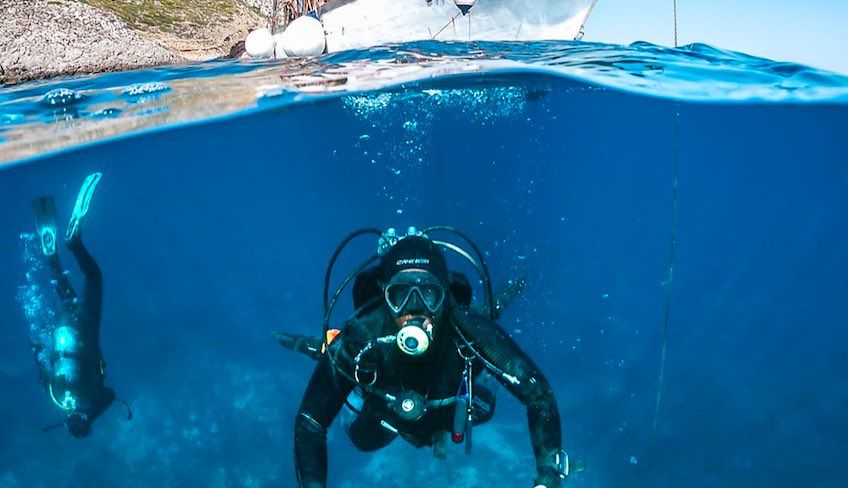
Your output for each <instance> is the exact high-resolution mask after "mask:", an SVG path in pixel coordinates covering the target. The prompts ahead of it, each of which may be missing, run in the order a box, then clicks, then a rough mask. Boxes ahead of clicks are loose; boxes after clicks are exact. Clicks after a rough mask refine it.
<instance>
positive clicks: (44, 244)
mask: <svg viewBox="0 0 848 488" xmlns="http://www.w3.org/2000/svg"><path fill="white" fill-rule="evenodd" d="M101 176H102V175H101V174H100V173H94V174H92V175H90V176H89V177H88V178H87V179H86V180H85V183H84V184H83V186H82V189H81V190H80V192H79V195H78V196H77V200H76V205H75V206H74V210H73V214H72V216H71V219H70V222H69V223H68V227H67V230H66V231H65V236H64V242H65V245H66V246H67V248H68V250H70V251H71V253H72V254H73V255H74V258H76V261H77V264H78V265H79V268H80V271H82V273H83V276H84V277H85V287H84V288H83V293H82V295H81V296H79V295H78V294H77V292H76V291H75V290H74V287H73V285H72V284H71V281H70V279H69V278H68V275H67V273H65V272H64V270H63V269H62V264H61V263H60V261H59V253H58V249H57V246H56V243H57V240H58V239H57V227H56V204H55V202H54V200H53V197H43V198H38V199H36V200H34V201H33V210H34V212H35V218H36V231H37V232H38V238H39V242H40V244H41V252H42V254H43V256H44V260H45V261H46V262H47V264H48V266H49V268H50V271H51V273H52V275H53V280H52V281H51V283H52V284H53V286H54V288H55V290H56V293H57V294H58V295H59V300H60V302H61V308H60V310H59V311H58V313H56V321H55V323H52V324H46V325H47V326H48V327H50V330H52V334H51V337H52V340H51V341H49V343H46V344H43V343H37V344H33V350H34V352H35V355H36V361H37V362H38V367H39V377H40V381H41V384H42V385H43V386H44V388H45V390H47V393H48V394H49V396H50V398H51V399H52V401H53V403H54V404H55V405H56V406H57V407H58V408H59V409H61V410H62V411H63V412H64V413H65V418H64V419H63V420H62V421H61V422H59V423H57V424H55V425H52V426H50V427H47V428H45V430H51V429H53V428H55V427H60V426H62V425H64V426H65V428H66V429H67V430H68V432H69V433H70V434H71V435H72V436H74V437H76V438H82V437H87V436H88V435H89V434H90V433H91V426H92V424H93V423H94V421H95V420H96V419H97V418H98V417H99V416H100V415H101V414H102V413H103V412H104V411H106V409H107V408H109V406H110V405H111V404H112V403H113V402H114V401H115V400H116V397H115V392H114V390H112V389H111V388H109V387H107V386H105V385H104V379H105V376H106V362H105V361H104V359H103V351H102V350H101V349H100V316H101V309H102V307H103V274H102V273H101V271H100V267H99V266H98V265H97V262H96V261H95V260H94V258H93V257H92V256H91V254H90V253H89V252H88V249H86V247H85V245H83V242H82V237H81V235H80V234H81V232H80V224H81V222H82V219H83V217H85V215H86V213H87V212H88V208H89V205H90V203H91V198H92V196H93V195H94V190H95V189H96V187H97V183H98V182H99V181H100V178H101ZM45 349H46V351H45ZM45 352H46V354H44V353H45ZM40 358H44V360H40ZM119 401H122V400H119ZM124 404H125V405H126V402H124ZM127 409H128V418H132V411H130V410H129V405H127Z"/></svg>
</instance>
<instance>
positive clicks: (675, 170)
mask: <svg viewBox="0 0 848 488" xmlns="http://www.w3.org/2000/svg"><path fill="white" fill-rule="evenodd" d="M679 180H680V102H679V101H676V102H675V104H674V155H673V156H672V162H671V237H670V242H669V252H668V276H667V278H666V281H665V312H664V316H663V338H662V352H661V353H660V371H659V375H658V381H657V383H658V384H657V399H656V403H655V405H654V423H653V427H652V431H653V432H656V430H657V423H658V422H659V417H660V403H661V402H662V388H663V383H664V382H665V362H666V357H667V356H668V329H669V322H671V291H672V287H673V285H674V258H675V251H676V249H677V191H678V190H677V187H678V184H679Z"/></svg>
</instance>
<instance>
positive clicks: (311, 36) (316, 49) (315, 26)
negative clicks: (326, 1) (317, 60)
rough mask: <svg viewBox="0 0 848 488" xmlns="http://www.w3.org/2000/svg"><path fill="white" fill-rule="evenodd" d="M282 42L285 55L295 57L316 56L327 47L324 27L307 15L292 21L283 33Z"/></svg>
mask: <svg viewBox="0 0 848 488" xmlns="http://www.w3.org/2000/svg"><path fill="white" fill-rule="evenodd" d="M282 41H283V48H284V49H285V52H286V54H287V55H289V56H296V57H304V56H318V55H320V54H323V52H324V46H326V45H327V39H326V37H325V35H324V26H323V25H322V24H321V22H320V21H319V20H318V19H316V18H315V17H310V16H308V15H304V16H303V17H298V18H296V19H294V20H293V21H292V22H291V23H290V24H289V26H288V27H286V30H285V31H284V32H283V39H282Z"/></svg>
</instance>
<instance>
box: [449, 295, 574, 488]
mask: <svg viewBox="0 0 848 488" xmlns="http://www.w3.org/2000/svg"><path fill="white" fill-rule="evenodd" d="M450 313H451V319H452V320H453V323H454V324H455V325H456V326H457V328H458V329H459V331H460V333H462V335H463V336H464V337H465V339H466V340H468V341H469V342H471V343H472V344H473V345H474V348H475V349H476V350H477V352H478V353H480V355H481V356H483V357H484V358H485V359H486V361H488V362H489V363H490V364H491V365H493V366H495V367H496V368H498V369H500V370H502V371H503V373H506V374H507V375H509V377H504V376H502V375H500V374H497V373H496V372H495V374H494V376H495V377H496V378H498V380H499V381H500V382H501V383H502V384H503V385H504V386H505V387H506V388H507V389H508V390H509V391H510V393H512V394H513V395H514V396H515V397H516V398H517V399H518V400H519V401H520V402H521V403H522V404H523V405H524V406H525V407H527V421H528V424H529V426H530V440H531V442H532V444H533V454H534V456H535V458H536V470H537V472H538V474H539V476H538V477H537V478H536V484H537V485H542V486H545V487H547V488H553V487H557V486H560V484H561V476H560V471H561V470H560V465H561V463H562V460H561V459H560V457H561V452H562V431H561V426H560V417H559V410H558V408H557V402H556V398H555V396H554V392H553V390H552V389H551V386H550V383H548V380H547V379H546V378H545V376H544V375H543V374H542V372H541V371H540V370H539V368H538V367H537V366H536V364H535V363H534V362H533V360H532V359H530V357H529V356H528V355H527V354H526V353H524V351H522V350H521V348H520V347H519V346H518V344H516V342H515V341H514V340H512V338H511V337H509V335H508V334H507V333H506V331H504V330H503V329H502V328H501V327H500V326H499V325H498V324H496V323H495V322H493V321H491V320H488V319H486V318H484V317H483V316H481V315H479V314H476V313H474V312H472V311H469V310H468V309H465V308H462V307H459V306H452V307H451V312H450ZM487 367H489V365H487ZM490 369H491V368H490Z"/></svg>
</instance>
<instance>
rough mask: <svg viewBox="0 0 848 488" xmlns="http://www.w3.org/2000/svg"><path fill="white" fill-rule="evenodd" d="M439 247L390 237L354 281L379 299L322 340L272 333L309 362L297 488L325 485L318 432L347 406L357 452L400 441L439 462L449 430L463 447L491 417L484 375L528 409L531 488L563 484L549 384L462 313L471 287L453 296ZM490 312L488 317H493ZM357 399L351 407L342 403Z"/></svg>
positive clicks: (299, 423)
mask: <svg viewBox="0 0 848 488" xmlns="http://www.w3.org/2000/svg"><path fill="white" fill-rule="evenodd" d="M425 232H427V231H425ZM383 239H385V234H384V235H383ZM439 244H443V243H440V242H438V241H433V240H431V239H429V237H427V235H426V234H425V233H419V232H415V231H414V230H411V231H410V234H408V235H407V236H403V237H400V238H399V239H395V241H394V242H393V243H392V245H391V246H390V247H389V248H388V249H387V250H386V252H385V253H384V254H382V256H381V260H380V264H379V266H377V267H372V268H369V269H368V270H364V271H362V268H364V266H363V267H362V268H361V270H360V271H362V272H361V273H359V276H370V277H371V278H374V281H373V283H375V284H374V285H370V286H372V287H374V286H379V295H378V296H379V299H377V300H371V301H370V302H367V303H364V304H363V303H362V300H359V303H357V306H358V307H359V309H358V311H357V312H356V313H355V315H354V317H353V318H352V319H351V320H350V321H349V322H348V323H347V324H346V325H345V326H344V327H343V328H342V329H341V330H340V331H337V332H336V333H332V332H331V333H329V334H328V335H327V340H325V341H324V342H323V343H321V342H318V343H315V342H310V341H309V340H307V339H306V338H302V337H294V336H286V335H284V336H283V337H280V336H278V340H279V341H280V342H281V343H282V344H284V345H286V346H289V347H293V348H295V349H297V350H300V351H301V352H305V353H306V354H309V355H310V356H312V357H316V358H317V359H318V365H317V367H316V369H315V371H314V373H313V375H312V378H311V380H310V382H309V385H308V386H307V389H306V392H305V394H304V397H303V401H302V403H301V405H300V408H299V411H298V413H297V416H296V419H295V444H294V451H295V464H296V471H297V475H298V480H299V484H300V486H301V487H305V488H318V487H325V486H326V477H327V443H326V435H327V429H328V428H329V426H330V424H332V422H333V420H334V419H335V417H336V415H337V414H338V413H339V411H340V410H341V408H342V406H343V405H344V404H346V403H347V405H348V407H349V408H351V409H353V410H355V411H356V413H357V415H356V418H355V420H354V421H353V422H351V423H350V424H349V425H348V426H347V433H348V435H349V437H350V438H351V440H352V442H353V443H354V445H356V447H357V448H359V449H360V450H363V451H374V450H377V449H380V448H382V447H384V446H386V445H388V444H389V443H390V442H392V441H393V440H394V439H396V438H397V437H401V438H403V439H404V440H406V441H407V442H409V443H411V444H412V445H414V446H417V447H423V446H433V448H434V453H435V454H436V455H437V456H438V457H443V456H444V452H445V443H446V438H447V435H448V433H450V436H451V438H452V440H453V441H454V442H456V443H460V442H465V443H466V449H468V448H470V442H471V438H470V434H471V426H472V425H477V424H480V423H483V422H485V421H487V420H489V419H490V418H491V416H492V415H493V413H494V394H493V393H492V391H491V390H490V389H489V388H488V387H486V386H485V384H484V381H482V380H481V379H482V376H481V374H482V373H484V372H487V373H489V374H491V376H492V377H494V378H496V379H497V380H498V381H499V382H500V383H502V384H503V385H504V386H505V387H506V389H507V390H509V391H510V393H512V394H513V395H515V396H516V397H517V398H518V400H520V401H521V403H522V404H524V405H525V406H526V407H527V417H528V422H529V426H530V435H531V441H532V447H533V453H534V455H535V458H536V469H537V472H538V476H537V478H536V480H535V486H536V487H547V488H551V487H556V486H560V484H561V482H562V479H564V478H565V476H566V475H567V474H568V458H567V455H566V454H565V451H563V449H562V439H561V431H560V417H559V412H558V410H557V403H556V399H555V397H554V393H553V391H552V390H551V387H550V384H549V383H548V381H547V379H546V378H545V377H544V375H543V374H542V373H541V371H540V370H539V368H538V367H537V366H536V365H535V363H534V362H533V361H532V360H531V359H530V357H528V356H527V355H526V354H525V353H524V352H523V351H522V350H521V349H520V348H519V346H518V345H517V344H516V343H515V342H514V341H513V340H512V339H511V338H510V337H509V335H508V334H507V333H506V332H505V331H504V330H503V329H502V328H501V327H500V326H498V325H497V324H496V323H495V322H494V321H493V320H491V319H490V318H487V317H484V316H483V315H482V314H480V313H477V312H475V311H473V310H471V309H470V308H469V307H468V304H469V302H470V286H469V287H468V293H467V296H456V295H462V294H464V293H462V290H463V289H464V287H462V286H456V280H455V279H453V278H454V276H455V275H454V274H453V273H449V271H448V269H447V264H446V261H445V257H444V255H443V254H442V252H441V250H440V249H439ZM475 250H476V248H475ZM466 256H467V254H466ZM334 259H335V258H334ZM469 259H470V258H469ZM331 266H332V263H331ZM328 276H329V270H328ZM359 276H358V277H357V278H359ZM360 281H362V280H359V279H357V283H356V284H355V285H354V296H355V302H357V300H356V295H357V286H358V285H362V284H361V283H359V282H360ZM343 286H344V285H343ZM368 286H369V285H368V284H365V285H362V286H359V288H363V287H364V288H367V287H368ZM340 291H341V289H340V290H339V292H340ZM337 295H338V293H337ZM491 301H492V300H491V293H490V294H489V303H488V304H487V305H488V307H489V308H490V309H494V308H495V307H494V304H492V303H491ZM331 311H332V307H330V313H331ZM484 312H485V311H484ZM495 315H496V314H495V313H494V310H493V313H492V314H490V317H494V316H495ZM327 317H329V313H328V315H327ZM327 320H328V319H327ZM326 326H327V322H326V321H325V327H326ZM324 351H326V353H324ZM354 391H356V392H357V393H358V395H359V399H360V402H359V403H360V406H359V407H353V406H352V405H351V400H350V399H349V395H350V394H351V392H354ZM354 396H356V395H354Z"/></svg>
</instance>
